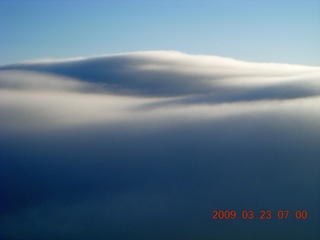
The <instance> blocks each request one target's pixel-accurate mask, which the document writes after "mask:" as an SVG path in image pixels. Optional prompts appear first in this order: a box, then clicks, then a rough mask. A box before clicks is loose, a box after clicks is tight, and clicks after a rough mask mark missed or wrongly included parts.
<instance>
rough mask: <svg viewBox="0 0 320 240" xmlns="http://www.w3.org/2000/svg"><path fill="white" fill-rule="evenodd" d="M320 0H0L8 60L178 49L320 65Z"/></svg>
mask: <svg viewBox="0 0 320 240" xmlns="http://www.w3.org/2000/svg"><path fill="white" fill-rule="evenodd" d="M319 25H320V1H317V0H305V1H300V0H281V1H276V0H266V1H252V0H239V1H228V0H227V1H222V0H215V1H177V0H174V1H167V0H164V1H50V0H46V1H37V0H33V1H22V0H12V1H8V0H2V1H0V36H1V37H0V52H1V56H0V64H1V65H5V64H10V63H15V62H19V61H24V60H28V59H42V58H69V57H78V56H83V57H89V56H94V55H101V54H110V53H121V52H133V51H146V50H176V51H181V52H185V53H190V54H204V55H218V56H224V57H231V58H236V59H241V60H245V61H253V62H282V63H292V64H303V65H311V66H319V65H320V44H319V42H320V27H319Z"/></svg>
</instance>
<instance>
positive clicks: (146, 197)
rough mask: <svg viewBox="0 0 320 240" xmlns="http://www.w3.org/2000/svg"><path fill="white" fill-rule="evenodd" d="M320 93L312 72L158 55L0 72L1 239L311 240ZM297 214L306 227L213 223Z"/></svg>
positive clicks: (317, 196)
mask: <svg viewBox="0 0 320 240" xmlns="http://www.w3.org/2000/svg"><path fill="white" fill-rule="evenodd" d="M319 80H320V67H308V66H299V65H288V64H275V63H248V62H243V61H239V60H234V59H228V58H222V57H215V56H201V55H187V54H183V53H179V52H165V51H163V52H157V51H155V52H136V53H125V54H116V55H106V56H100V57H92V58H77V59H70V60H68V59H64V60H50V61H48V60H38V61H31V62H25V63H19V64H14V65H8V66H2V67H0V117H1V125H0V146H1V148H2V150H1V152H2V153H1V159H2V161H1V165H3V166H2V168H1V169H2V170H1V193H2V194H1V195H2V196H5V197H4V198H2V200H1V201H2V202H1V206H2V208H1V217H0V229H1V231H0V232H2V233H3V237H5V238H10V239H22V238H23V239H43V238H47V239H48V238H50V237H52V239H56V238H77V239H81V238H83V239H85V238H87V237H88V236H95V238H97V239H105V238H109V239H127V238H128V236H131V237H130V238H131V239H150V238H152V239H212V238H213V237H218V238H222V237H224V238H225V239H237V238H239V239H243V238H256V237H257V236H259V237H261V238H263V237H264V236H265V238H266V239H270V235H266V234H267V233H268V234H270V231H271V232H272V234H273V238H274V239H301V238H302V237H303V238H304V237H306V236H307V238H308V239H317V238H318V237H319V236H320V233H319V230H318V228H317V222H318V220H319V214H317V213H318V212H319V210H320V206H319V202H320V192H319V189H320V179H319V176H318V175H319V174H318V172H319V170H320V162H319V159H320V150H319V149H320V134H319V133H320V108H319V106H320V81H319ZM301 208H303V209H307V210H308V212H309V215H310V217H309V219H308V221H306V222H304V223H303V224H302V223H301V222H299V221H298V220H295V219H294V218H292V219H288V220H285V221H282V222H281V226H280V225H279V222H278V221H279V220H277V219H276V217H275V219H273V220H271V221H269V222H261V221H259V220H256V221H253V222H251V223H248V222H245V221H243V220H241V219H239V220H234V221H227V222H226V221H213V220H212V219H211V216H212V214H211V212H212V210H214V209H235V210H237V211H238V212H239V213H241V210H244V209H254V210H256V212H257V213H259V210H261V209H272V210H273V211H275V213H276V211H277V210H279V209H289V210H291V211H292V212H294V211H295V210H297V209H301ZM226 229H229V230H226ZM230 229H232V231H230ZM244 229H248V230H244ZM270 229H271V230H270ZM271 238H272V237H271Z"/></svg>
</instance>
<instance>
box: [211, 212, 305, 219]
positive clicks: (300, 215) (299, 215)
mask: <svg viewBox="0 0 320 240" xmlns="http://www.w3.org/2000/svg"><path fill="white" fill-rule="evenodd" d="M272 218H274V219H280V220H283V219H289V218H293V219H297V220H305V219H307V218H308V212H307V211H306V210H295V211H289V210H278V211H274V212H272V211H271V210H260V211H254V210H242V211H240V212H237V211H235V210H213V211H212V219H213V220H223V219H224V220H229V219H231V220H234V219H243V220H253V219H260V220H270V219H272Z"/></svg>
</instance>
